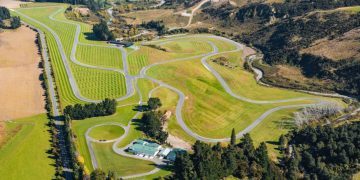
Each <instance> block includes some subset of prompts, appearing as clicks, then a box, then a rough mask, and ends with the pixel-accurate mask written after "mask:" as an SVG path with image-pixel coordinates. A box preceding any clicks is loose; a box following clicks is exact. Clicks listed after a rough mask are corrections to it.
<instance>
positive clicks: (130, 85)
mask: <svg viewBox="0 0 360 180" xmlns="http://www.w3.org/2000/svg"><path fill="white" fill-rule="evenodd" d="M62 11H63V8H61V9H59V10H58V11H56V12H54V13H53V14H51V15H50V16H49V18H50V19H52V20H53V21H57V22H62V23H67V24H72V25H75V26H76V33H75V37H74V42H73V46H72V51H71V55H70V60H71V61H72V62H74V63H76V64H77V65H80V66H83V67H87V68H93V69H99V70H108V71H114V72H118V73H121V74H123V75H124V76H125V78H126V88H127V93H126V95H125V96H123V97H120V98H118V99H117V100H119V101H120V100H123V99H126V98H128V97H130V96H131V95H133V94H134V93H135V91H136V92H137V93H139V95H140V102H139V104H142V97H141V93H140V89H139V87H138V86H137V83H135V86H134V82H135V81H136V80H137V79H138V78H146V79H148V80H151V81H153V82H154V83H157V84H159V86H161V87H166V88H168V89H170V90H172V91H174V92H176V93H177V94H178V95H179V100H178V103H177V106H176V119H177V122H178V123H179V125H180V126H181V127H182V128H183V130H184V131H185V132H186V133H187V134H189V135H190V136H192V137H194V138H195V139H197V140H200V141H204V142H221V141H229V138H222V139H214V138H207V137H203V136H200V135H198V134H197V133H195V132H193V131H192V130H191V129H190V128H189V127H188V126H187V125H186V123H185V122H184V120H183V118H182V107H183V106H184V102H185V94H184V93H183V92H182V91H180V90H179V89H177V88H175V87H173V86H171V85H169V84H167V83H165V82H162V81H161V80H157V79H154V78H152V77H150V76H147V75H146V72H147V70H148V69H150V68H151V67H154V66H157V65H161V64H165V63H171V62H176V61H187V60H194V59H197V58H201V63H202V65H203V66H204V67H205V68H206V69H207V70H208V71H209V72H211V73H212V74H213V75H214V76H215V77H216V78H217V80H218V81H219V83H220V84H221V85H222V87H223V88H224V90H225V91H226V92H227V93H228V94H229V95H231V96H232V97H234V98H236V99H239V100H242V101H246V102H250V103H255V104H272V103H282V102H293V101H300V100H313V101H315V103H310V104H298V105H287V106H279V107H276V108H273V109H270V110H268V111H266V112H265V113H263V114H262V115H261V116H260V117H258V118H257V119H256V120H255V121H253V123H252V124H250V125H249V126H248V127H247V128H245V129H244V130H243V131H241V132H239V133H238V134H237V135H236V137H237V138H240V137H241V136H243V134H245V133H248V132H250V131H251V130H252V129H253V128H255V127H256V126H257V125H258V124H259V123H261V121H262V120H264V119H265V118H266V117H267V116H268V115H270V114H271V113H273V112H276V111H278V110H281V109H288V108H297V107H306V106H310V105H314V104H322V103H326V102H325V101H323V100H321V99H320V98H307V97H303V98H294V99H283V100H268V101H260V100H253V99H249V98H246V97H244V96H241V95H239V94H236V93H234V92H233V91H232V90H231V88H230V87H229V85H228V84H227V82H226V81H225V80H224V79H223V77H222V76H221V75H220V74H219V73H218V72H217V71H216V70H215V69H214V68H213V67H212V66H210V65H209V64H208V63H207V59H208V58H209V57H211V56H214V55H218V54H223V53H231V52H237V51H240V50H242V49H243V47H244V46H243V45H242V44H239V43H237V42H234V41H232V40H230V39H226V38H223V37H218V36H214V35H199V36H198V37H205V38H213V39H218V40H222V41H226V42H229V43H231V44H233V45H235V46H236V48H235V49H234V50H230V51H225V52H219V50H218V48H217V46H216V45H215V44H214V43H212V42H210V41H208V43H209V44H210V45H211V46H212V48H213V50H212V52H209V53H205V54H201V55H195V56H192V57H185V58H177V59H171V60H166V61H161V62H158V63H154V64H151V65H148V66H146V67H144V68H142V69H141V71H140V75H138V76H131V75H130V74H129V70H128V64H127V52H126V50H125V49H124V48H122V47H117V48H119V50H120V51H121V53H122V61H123V67H124V69H123V70H121V69H115V68H105V67H99V66H93V65H88V64H84V63H81V62H79V61H77V59H76V57H75V54H76V49H77V45H78V44H82V45H89V46H99V45H92V44H84V43H79V35H80V33H81V29H80V28H81V27H80V25H78V24H76V23H72V22H68V21H62V20H57V19H55V18H54V16H55V15H56V14H58V13H60V12H62ZM16 12H17V13H19V14H20V15H22V16H23V17H25V18H27V19H29V20H31V21H33V22H35V23H38V24H39V25H41V26H43V27H44V28H46V29H47V30H48V31H49V32H50V33H51V34H52V35H53V36H54V38H55V40H56V43H57V45H58V47H59V51H60V55H61V58H62V61H63V63H64V66H65V69H66V73H67V75H68V77H69V81H70V84H71V88H72V90H73V92H74V94H75V96H76V97H77V98H78V99H80V100H82V101H85V102H98V100H91V99H87V98H85V97H83V96H81V94H80V91H79V89H78V87H77V84H76V81H75V78H74V76H73V74H72V72H71V68H70V66H69V63H68V59H67V56H66V53H65V51H64V48H63V45H62V43H61V41H60V38H59V36H58V35H57V34H56V32H55V31H53V30H52V29H51V28H49V27H48V26H47V25H45V24H43V23H41V22H39V21H38V20H36V19H33V18H31V17H29V16H27V15H25V14H23V13H21V12H19V11H16ZM196 37H197V36H196ZM180 38H188V37H180ZM176 39H179V38H173V39H170V40H168V41H173V40H176ZM165 41H166V40H165ZM154 42H155V41H154ZM150 43H153V42H150ZM109 48H114V47H113V46H112V47H111V46H109ZM159 86H158V87H159ZM138 115H139V113H137V114H136V115H135V116H138ZM130 122H131V121H130ZM130 122H129V124H128V125H127V126H123V125H121V124H117V125H119V126H121V127H123V128H124V129H125V133H124V135H123V136H121V137H120V138H117V139H115V140H111V141H109V142H114V144H113V150H114V151H115V152H116V153H118V154H120V155H123V156H129V157H130V156H131V155H129V154H126V153H125V152H124V151H123V150H124V149H121V148H117V144H118V143H120V142H121V140H122V139H123V138H124V137H126V135H127V134H128V130H129V126H130ZM100 125H106V124H100ZM97 126H99V125H97ZM94 127H96V126H94ZM94 127H91V128H90V129H88V131H87V133H86V134H85V136H86V139H87V143H88V148H89V151H90V154H91V159H92V163H93V166H94V167H97V162H96V159H95V156H94V153H93V150H92V146H91V142H97V141H96V140H94V139H91V138H90V137H89V136H88V132H90V131H91V129H92V128H94ZM131 157H132V158H138V157H137V156H136V157H134V156H131ZM146 160H149V159H146ZM153 161H154V162H155V163H156V164H158V165H161V164H162V163H163V162H162V161H161V162H160V161H157V160H153ZM157 171H158V170H157V169H154V170H153V171H151V172H148V173H145V174H142V175H149V173H150V174H152V173H155V172H157ZM131 177H139V176H138V175H134V176H131Z"/></svg>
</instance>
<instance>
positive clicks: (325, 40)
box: [197, 0, 360, 96]
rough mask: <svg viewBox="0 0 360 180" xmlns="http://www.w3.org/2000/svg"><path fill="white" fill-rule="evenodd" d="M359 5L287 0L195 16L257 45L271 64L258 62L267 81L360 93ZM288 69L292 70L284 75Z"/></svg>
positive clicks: (223, 8) (227, 7)
mask: <svg viewBox="0 0 360 180" xmlns="http://www.w3.org/2000/svg"><path fill="white" fill-rule="evenodd" d="M358 4H360V1H359V0H354V1H342V2H337V1H327V2H320V1H306V2H305V1H303V2H300V1H292V2H290V1H287V2H284V3H273V4H265V3H264V4H262V3H250V4H248V5H245V6H243V7H240V8H239V7H234V6H232V5H230V4H229V3H223V4H220V5H219V4H218V5H213V6H210V7H207V8H205V9H204V10H203V13H202V14H201V15H199V16H198V17H197V20H199V21H203V22H204V24H205V23H211V22H210V21H209V20H212V21H213V22H212V23H211V24H212V25H214V26H215V28H216V29H217V30H220V31H224V32H225V33H226V34H227V35H229V36H232V38H234V39H236V40H238V41H241V42H245V43H247V44H249V45H251V46H254V47H256V48H258V49H259V50H260V51H261V52H262V53H263V54H264V62H265V63H266V64H268V65H270V66H264V65H262V66H261V65H260V64H259V65H258V66H259V67H260V68H262V69H263V70H264V72H265V79H264V81H266V82H267V83H272V84H274V85H280V86H283V87H284V86H285V87H293V88H301V89H308V90H320V91H333V92H334V91H335V92H339V93H342V94H348V95H352V96H359V95H360V71H359V69H360V41H359V32H360V30H359V28H360V6H356V5H358ZM347 6H348V7H347ZM289 66H290V67H289ZM264 67H265V68H264ZM284 67H288V68H287V70H288V71H282V72H281V73H280V72H279V71H280V70H283V69H284ZM293 67H295V68H293ZM289 69H296V70H297V71H300V72H301V73H300V75H301V76H290V75H289V74H286V72H289V73H293V72H292V70H289ZM301 79H306V81H301Z"/></svg>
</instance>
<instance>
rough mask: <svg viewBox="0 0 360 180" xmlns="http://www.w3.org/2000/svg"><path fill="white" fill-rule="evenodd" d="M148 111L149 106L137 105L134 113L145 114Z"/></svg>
mask: <svg viewBox="0 0 360 180" xmlns="http://www.w3.org/2000/svg"><path fill="white" fill-rule="evenodd" d="M148 110H149V107H148V106H147V105H136V106H135V107H134V108H133V111H138V112H145V111H148Z"/></svg>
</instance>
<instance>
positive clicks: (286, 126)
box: [250, 108, 298, 160]
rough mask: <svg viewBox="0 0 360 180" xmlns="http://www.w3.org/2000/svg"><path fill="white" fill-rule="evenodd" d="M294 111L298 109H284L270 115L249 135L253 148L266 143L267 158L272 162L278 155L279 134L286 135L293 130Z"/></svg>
mask: <svg viewBox="0 0 360 180" xmlns="http://www.w3.org/2000/svg"><path fill="white" fill-rule="evenodd" d="M296 110H298V109H297V108H295V109H285V110H281V111H279V112H278V113H275V114H272V115H270V116H268V117H267V118H266V119H265V120H264V121H263V122H262V123H261V124H259V125H258V126H257V127H256V128H255V129H253V130H252V131H251V133H250V136H251V138H252V139H253V141H254V145H255V146H258V145H260V143H261V142H266V145H267V148H268V151H269V156H270V158H271V159H273V160H276V159H277V158H276V157H278V156H279V155H280V154H279V151H278V150H277V149H276V148H277V146H278V145H277V142H278V140H279V137H280V136H281V134H286V133H287V132H289V131H290V130H292V129H293V128H295V124H294V120H293V119H292V116H293V113H294V111H296Z"/></svg>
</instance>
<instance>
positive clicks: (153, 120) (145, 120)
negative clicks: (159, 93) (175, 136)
mask: <svg viewBox="0 0 360 180" xmlns="http://www.w3.org/2000/svg"><path fill="white" fill-rule="evenodd" d="M147 104H148V105H147V107H146V110H147V112H145V113H144V114H143V116H142V118H141V127H142V130H143V131H144V132H145V134H146V135H147V136H149V137H151V138H154V139H156V140H157V141H159V142H160V143H161V144H163V143H165V142H166V139H167V138H168V136H169V134H168V133H167V132H166V131H164V130H163V125H164V113H163V112H161V111H156V109H158V108H159V107H161V101H160V99H159V98H149V100H148V103H147Z"/></svg>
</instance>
